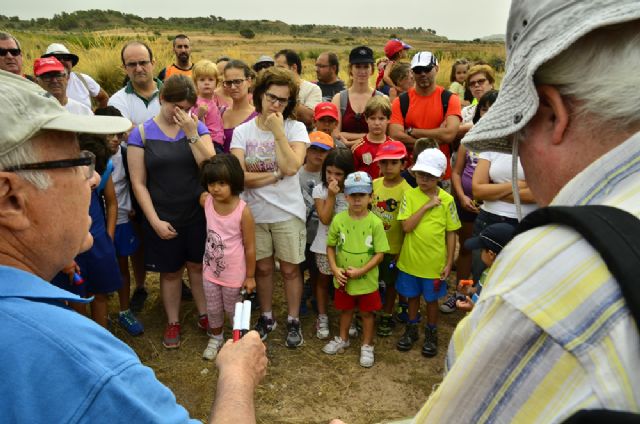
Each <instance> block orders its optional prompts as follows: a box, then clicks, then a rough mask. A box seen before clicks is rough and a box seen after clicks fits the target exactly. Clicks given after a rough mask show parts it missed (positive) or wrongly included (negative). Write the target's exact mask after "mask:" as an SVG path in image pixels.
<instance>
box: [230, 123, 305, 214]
mask: <svg viewBox="0 0 640 424" xmlns="http://www.w3.org/2000/svg"><path fill="white" fill-rule="evenodd" d="M284 133H285V135H286V137H287V140H289V142H302V143H305V144H309V135H308V134H307V130H306V129H305V127H304V124H302V122H298V121H294V120H292V119H287V120H285V121H284ZM230 147H231V149H241V150H243V151H244V161H245V166H246V169H247V171H248V172H274V171H276V170H277V169H278V164H277V163H276V149H275V138H274V136H273V133H272V132H271V131H264V130H261V129H260V128H258V125H257V119H252V120H251V121H249V122H245V123H244V124H241V125H239V126H237V127H236V129H235V130H234V131H233V138H232V139H231V146H230ZM242 199H243V200H244V201H245V202H246V203H247V204H248V205H249V208H251V213H252V214H253V217H254V219H255V222H256V223H258V224H267V223H269V224H272V223H275V222H283V221H288V220H289V219H291V218H292V217H294V216H295V217H298V218H300V219H301V220H302V221H305V220H306V207H305V205H304V200H303V198H302V193H301V192H300V180H299V178H298V175H297V174H296V175H292V176H285V177H284V178H283V179H281V180H279V181H278V182H276V183H274V184H269V185H266V186H264V187H259V188H253V189H251V188H250V189H246V190H245V191H244V192H243V193H242Z"/></svg>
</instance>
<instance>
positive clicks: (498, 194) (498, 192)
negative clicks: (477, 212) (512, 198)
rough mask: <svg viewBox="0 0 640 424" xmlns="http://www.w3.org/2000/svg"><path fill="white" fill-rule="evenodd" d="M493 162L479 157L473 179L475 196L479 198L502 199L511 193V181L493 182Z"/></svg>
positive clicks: (472, 185) (472, 187)
mask: <svg viewBox="0 0 640 424" xmlns="http://www.w3.org/2000/svg"><path fill="white" fill-rule="evenodd" d="M490 168H491V162H489V161H488V160H487V159H482V158H480V159H478V164H477V165H476V170H475V171H474V173H473V179H472V180H471V189H472V190H473V197H474V198H476V199H478V200H501V199H502V198H504V197H505V196H508V195H510V194H511V183H510V182H508V183H492V182H491V179H490V178H489V169H490Z"/></svg>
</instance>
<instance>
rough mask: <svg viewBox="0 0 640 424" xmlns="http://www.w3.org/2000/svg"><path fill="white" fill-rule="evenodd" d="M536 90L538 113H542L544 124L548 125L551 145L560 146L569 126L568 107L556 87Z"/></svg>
mask: <svg viewBox="0 0 640 424" xmlns="http://www.w3.org/2000/svg"><path fill="white" fill-rule="evenodd" d="M536 90H537V91H538V97H539V98H540V107H539V109H538V111H539V112H542V113H543V117H544V119H545V120H546V122H545V124H547V125H550V127H549V131H550V132H551V143H552V144H560V143H561V142H562V139H563V138H564V133H565V131H566V130H567V128H568V126H569V107H568V105H567V103H565V101H564V99H563V97H562V95H561V94H560V92H559V91H558V89H557V88H556V87H554V86H552V85H539V86H538V87H536Z"/></svg>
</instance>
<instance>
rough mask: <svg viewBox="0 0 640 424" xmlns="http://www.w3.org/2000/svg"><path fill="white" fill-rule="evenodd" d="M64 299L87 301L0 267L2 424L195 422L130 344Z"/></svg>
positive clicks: (0, 400) (12, 269)
mask: <svg viewBox="0 0 640 424" xmlns="http://www.w3.org/2000/svg"><path fill="white" fill-rule="evenodd" d="M63 300H70V301H74V302H85V303H86V302H87V299H82V298H79V297H77V296H75V295H73V294H71V293H69V292H67V291H64V290H62V289H59V288H57V287H55V286H53V285H51V284H49V283H48V282H46V281H44V280H42V279H40V278H38V277H37V276H35V275H33V274H30V273H27V272H24V271H21V270H18V269H15V268H9V267H6V266H0V322H2V325H1V326H0V340H2V349H0V375H1V376H2V380H3V384H0V411H2V412H1V413H0V414H1V416H2V421H6V422H24V423H40V422H51V423H76V422H87V423H94V422H108V423H116V422H123V423H124V422H126V423H186V422H191V423H199V422H200V421H197V420H190V419H189V416H188V413H187V411H186V410H185V409H184V408H183V407H182V406H180V405H178V404H177V403H176V398H175V396H174V395H173V393H172V392H171V391H170V390H169V389H168V388H167V387H166V386H164V385H163V384H162V383H160V382H159V381H158V380H157V379H156V377H155V375H154V373H153V371H152V370H151V369H150V368H148V367H145V366H144V365H142V364H141V363H140V360H139V359H138V357H137V356H136V354H135V353H134V352H133V350H131V348H129V346H127V345H126V344H124V343H123V342H122V341H120V340H119V339H117V338H115V337H114V336H113V335H112V334H111V333H109V332H108V331H107V330H105V329H104V328H102V327H100V326H99V325H97V324H96V323H94V322H93V321H91V320H90V319H88V318H86V317H84V316H82V315H80V314H78V313H76V312H74V311H72V310H71V309H69V308H67V307H66V306H64V304H63V303H62V301H63Z"/></svg>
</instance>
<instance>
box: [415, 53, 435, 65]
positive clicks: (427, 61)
mask: <svg viewBox="0 0 640 424" xmlns="http://www.w3.org/2000/svg"><path fill="white" fill-rule="evenodd" d="M437 64H438V59H436V57H435V56H434V55H433V53H431V52H418V53H416V54H414V55H413V58H412V59H411V69H413V68H417V67H419V66H424V67H429V66H431V67H433V66H436V65H437Z"/></svg>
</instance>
